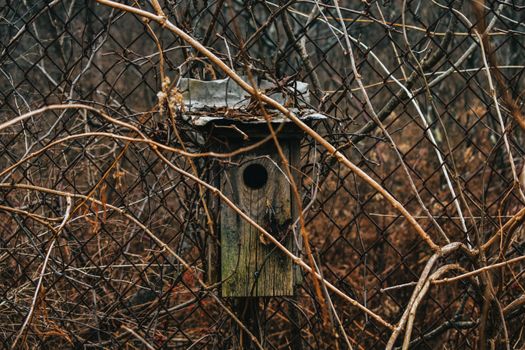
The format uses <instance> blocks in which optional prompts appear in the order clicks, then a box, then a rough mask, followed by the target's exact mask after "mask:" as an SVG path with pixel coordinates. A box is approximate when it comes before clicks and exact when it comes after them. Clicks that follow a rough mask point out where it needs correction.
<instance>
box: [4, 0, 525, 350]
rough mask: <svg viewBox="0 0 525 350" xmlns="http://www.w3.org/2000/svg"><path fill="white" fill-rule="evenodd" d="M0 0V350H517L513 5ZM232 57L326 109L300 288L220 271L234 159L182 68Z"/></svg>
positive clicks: (315, 149)
mask: <svg viewBox="0 0 525 350" xmlns="http://www.w3.org/2000/svg"><path fill="white" fill-rule="evenodd" d="M0 4H2V6H0V14H1V16H0V43H1V45H0V344H2V345H3V347H4V348H36V347H40V348H52V347H59V348H120V347H122V348H148V349H171V348H177V349H178V348H180V349H190V348H191V349H236V348H252V347H253V348H264V349H383V348H402V347H404V348H414V349H435V348H446V349H488V348H492V349H493V348H508V349H511V348H512V349H514V348H516V349H518V348H522V347H523V346H524V340H523V334H522V333H523V331H524V329H523V324H525V318H524V313H523V311H524V310H523V305H524V304H525V296H524V295H525V294H524V293H525V289H524V286H523V284H522V281H523V271H524V264H523V261H522V259H521V258H522V257H523V256H524V249H525V246H524V244H525V235H524V233H525V231H524V230H523V226H522V221H523V220H524V219H525V211H524V208H523V204H524V203H525V195H524V189H525V175H524V172H522V168H523V167H524V166H525V162H524V158H523V156H524V153H525V149H524V144H525V142H524V141H525V139H524V134H523V128H524V127H525V117H524V116H523V105H522V103H523V102H522V101H523V93H522V91H523V87H524V82H523V79H524V78H523V73H524V72H525V66H524V65H523V62H525V50H524V46H523V45H524V43H525V41H524V33H525V10H524V7H523V6H522V5H520V4H519V2H517V1H503V0H494V1H481V0H480V1H477V2H470V1H461V0H458V1H449V0H443V1H422V0H403V1H401V0H396V1H383V0H382V1H361V2H357V1H324V0H323V1H320V0H319V1H318V0H312V1H298V0H289V1H284V0H282V1H280V0H275V1H268V0H250V1H240V0H214V1H207V0H196V1H186V0H178V1H175V0H165V1H162V2H160V4H158V3H157V1H127V2H125V3H120V4H121V5H122V4H123V5H125V6H119V3H113V2H112V1H106V0H104V1H98V2H97V1H94V0H85V1H82V0H76V1H75V0H73V1H64V0H53V1H49V0H38V1H26V0H22V1H9V0H0ZM157 5H160V7H157ZM133 9H135V11H134V10H133ZM139 11H145V12H139ZM174 28H175V30H174ZM176 30H180V31H182V32H184V33H187V34H188V35H190V36H191V37H192V38H194V40H195V41H194V42H192V41H191V40H189V39H188V38H186V37H184V36H182V35H180V33H178V32H177V31H176ZM202 48H207V49H208V50H209V51H205V50H203V49H202ZM217 59H218V60H220V61H221V62H223V64H225V65H226V66H227V67H229V68H231V70H233V71H234V72H236V73H237V74H238V75H239V76H241V77H242V78H243V79H244V80H245V81H247V82H249V84H250V86H259V85H260V84H261V82H262V81H267V82H271V84H272V88H271V89H266V90H264V89H262V90H261V93H262V94H263V95H270V94H271V93H273V92H275V91H278V92H280V93H281V94H283V96H285V99H284V102H283V103H282V104H284V107H283V108H290V107H293V105H294V100H295V98H294V97H293V96H290V91H291V90H290V87H293V86H296V85H297V82H306V83H308V85H309V99H308V100H307V101H302V103H306V106H303V107H304V108H307V109H308V110H311V111H314V112H317V113H320V114H323V115H324V116H325V119H323V120H319V121H316V122H315V123H314V125H313V126H312V128H313V129H315V130H316V132H317V133H318V134H317V135H315V134H312V133H309V132H307V135H305V137H304V138H303V139H302V141H301V150H300V160H299V162H298V165H297V168H296V169H295V171H297V173H298V174H300V175H298V176H297V187H299V192H300V195H301V203H299V206H300V208H301V211H302V213H303V215H302V216H303V219H304V224H303V225H302V226H301V228H297V227H296V228H294V230H295V231H301V232H302V233H303V236H302V237H303V238H305V239H307V242H309V244H303V246H302V247H303V248H306V247H307V246H308V247H309V248H310V249H300V250H299V251H297V252H295V254H297V257H298V258H300V259H301V261H302V263H303V265H301V264H299V265H298V266H299V267H301V268H297V271H302V272H301V273H302V277H301V280H302V282H301V283H299V284H298V285H297V287H296V290H295V293H294V294H295V295H294V296H280V297H264V298H258V299H254V300H252V301H251V302H250V303H248V302H247V300H248V299H249V300H251V299H250V298H248V299H243V298H241V299H239V298H226V297H222V296H221V284H222V283H223V281H221V280H218V281H213V280H211V279H210V278H209V276H208V275H209V271H210V270H212V269H214V268H215V269H216V268H217V266H214V263H213V261H211V260H210V259H209V255H210V251H213V248H212V247H213V246H215V247H217V246H218V245H219V241H220V240H219V239H218V236H217V222H218V221H217V220H218V215H219V214H218V207H217V206H213V205H210V203H212V202H213V200H215V199H216V198H217V197H216V194H217V192H216V191H215V190H214V189H213V188H211V187H209V186H208V187H207V186H206V184H209V185H212V186H216V183H214V181H215V180H214V178H213V171H214V170H213V169H214V167H215V166H217V165H218V166H224V165H225V164H228V163H229V159H230V158H228V157H215V156H213V155H211V156H210V155H207V156H199V155H198V154H199V153H204V152H208V151H210V149H209V148H208V147H207V146H206V144H203V143H202V142H201V141H202V137H201V136H199V135H200V134H198V133H197V132H196V131H195V129H194V127H193V126H192V125H191V123H189V122H188V119H187V118H185V115H187V113H188V108H187V106H186V107H185V106H184V102H183V100H184V97H183V96H184V93H185V91H183V90H182V89H181V88H180V86H181V85H180V81H181V79H182V78H192V79H200V80H206V81H211V80H216V79H223V78H226V77H228V74H229V73H228V72H227V71H225V69H224V68H223V67H221V66H220V65H218V64H217V61H216V60H217ZM230 78H233V77H232V76H231V74H230ZM294 84H295V85H294ZM270 90H272V91H270ZM292 91H293V89H292ZM252 95H253V94H252ZM256 95H257V94H255V95H254V96H252V100H253V101H252V103H253V105H255V106H256V107H255V108H250V105H249V106H248V107H246V108H244V109H243V110H242V113H246V114H248V115H259V116H260V115H261V110H260V108H259V107H260V105H261V104H262V102H261V100H259V101H258V100H257V99H258V97H257V96H256ZM259 98H260V96H259ZM263 102H266V103H265V105H266V108H267V109H268V110H269V111H270V113H272V111H273V110H274V109H275V108H276V107H275V106H274V105H271V103H267V101H263ZM208 112H209V113H212V112H213V113H217V111H211V112H210V110H208ZM219 112H220V113H223V114H224V113H225V110H224V109H223V110H219ZM225 115H227V113H226V114H225ZM327 145H328V146H327ZM162 146H165V147H164V148H163V147H162ZM330 147H333V149H332V148H330ZM356 168H357V169H358V170H356ZM359 169H360V170H361V172H359ZM389 196H391V197H389ZM214 198H215V199H214ZM389 198H390V199H389ZM241 209H242V208H241ZM296 233H297V232H296ZM305 266H306V267H308V268H310V269H312V270H314V271H317V273H318V276H317V277H315V276H314V275H313V274H312V273H311V272H308V271H307V270H308V269H307V268H305ZM319 277H320V278H319ZM248 309H251V310H248Z"/></svg>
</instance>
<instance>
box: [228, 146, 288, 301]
mask: <svg viewBox="0 0 525 350" xmlns="http://www.w3.org/2000/svg"><path fill="white" fill-rule="evenodd" d="M281 146H282V148H283V151H284V153H285V154H286V155H287V157H290V145H289V144H287V143H284V142H283V143H282V145H281ZM232 163H236V164H233V165H231V166H228V167H226V168H225V169H223V172H222V175H221V190H222V191H223V193H224V194H225V195H226V196H228V197H229V198H231V199H232V200H233V201H234V202H235V203H236V204H237V205H238V206H239V207H240V208H241V209H243V210H244V211H245V212H246V213H247V214H249V215H250V217H252V218H253V219H254V220H255V221H256V222H257V223H259V224H260V225H261V226H263V227H265V228H266V229H267V230H268V231H271V232H272V234H274V236H275V237H277V238H279V239H282V242H283V243H284V244H285V246H286V247H287V248H289V249H291V248H292V243H293V237H292V234H290V233H289V234H288V235H285V232H286V231H288V228H289V225H290V223H291V222H292V205H291V191H290V185H289V182H288V180H287V178H286V176H285V175H284V174H285V171H284V169H279V167H281V165H282V162H281V159H280V157H279V155H278V153H277V151H276V150H275V146H274V145H273V144H272V143H268V144H266V145H265V146H263V147H260V148H258V149H256V150H254V151H253V152H249V153H245V154H243V155H240V156H238V157H236V158H235V159H232ZM254 164H255V166H254ZM250 166H251V169H252V170H253V169H254V168H255V170H256V171H255V172H254V173H252V174H250V176H249V177H248V178H247V179H245V178H244V177H243V174H244V172H245V170H246V169H247V168H248V167H250ZM257 167H263V168H264V169H265V170H266V172H267V181H266V183H265V184H264V185H262V186H261V187H260V188H254V187H257V181H258V180H261V178H260V177H261V176H262V175H261V174H262V173H263V172H264V170H263V169H261V168H259V169H257ZM250 181H252V182H253V181H254V182H255V183H250ZM220 222H221V224H220V226H221V278H222V281H223V284H222V295H223V296H225V297H241V296H254V297H262V296H279V295H280V296H285V295H286V296H290V295H293V285H294V273H293V268H292V262H291V260H290V259H289V258H288V257H286V255H285V254H284V253H282V252H281V251H280V250H279V249H277V248H276V247H275V246H274V245H273V244H272V243H267V244H265V243H263V239H261V235H260V234H259V232H257V230H256V229H255V228H253V227H252V226H251V225H249V224H248V223H246V222H245V221H244V220H242V219H241V218H240V217H239V216H238V215H237V214H236V213H235V212H234V211H233V210H231V209H230V208H229V207H227V206H226V205H224V204H221V214H220Z"/></svg>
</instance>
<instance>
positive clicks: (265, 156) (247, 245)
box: [186, 107, 324, 297]
mask: <svg viewBox="0 0 525 350" xmlns="http://www.w3.org/2000/svg"><path fill="white" fill-rule="evenodd" d="M296 112H297V113H298V114H299V115H301V119H302V120H303V121H305V122H307V123H310V122H312V121H314V120H317V119H322V118H324V117H323V116H322V115H320V114H317V113H313V112H312V111H303V112H300V111H299V110H296ZM269 114H270V117H271V123H270V125H271V127H272V128H273V130H274V132H275V134H276V136H277V140H278V144H279V147H280V149H281V151H282V154H280V152H279V150H278V148H277V147H278V146H277V145H276V143H275V141H274V139H273V138H272V137H270V136H271V131H270V128H269V126H268V122H267V120H266V119H264V118H263V117H262V116H260V115H257V113H256V112H255V113H253V112H252V113H250V112H247V111H246V110H245V109H243V108H235V109H232V108H224V107H220V108H216V107H214V108H209V107H206V108H200V109H199V110H198V111H197V112H196V113H188V114H187V116H186V117H187V118H188V119H189V120H190V121H191V122H192V124H193V125H194V126H195V127H196V128H197V129H198V130H199V131H200V132H201V134H202V135H204V137H205V138H206V141H207V142H206V144H207V145H208V149H209V150H210V151H214V152H219V153H223V154H227V153H229V154H231V156H228V157H226V158H221V159H216V160H215V165H214V167H213V171H212V172H211V174H212V175H211V178H210V179H209V180H210V181H211V183H213V184H214V185H215V186H216V187H218V188H219V189H220V191H221V192H222V193H223V194H224V195H226V196H227V197H228V198H229V199H230V200H231V201H233V203H234V204H235V205H236V206H237V207H239V208H240V209H241V210H243V211H244V212H245V213H246V214H248V215H249V216H250V217H251V218H252V219H253V220H254V221H255V222H257V223H258V224H259V225H261V226H262V227H263V228H265V230H266V231H268V232H269V233H270V234H271V235H272V236H273V237H274V238H276V239H277V240H278V241H279V242H281V243H282V244H283V245H284V246H285V247H286V248H287V249H289V250H290V251H292V252H294V254H297V252H298V250H300V248H301V247H300V244H301V239H300V237H298V235H299V234H298V232H299V231H298V229H296V230H295V231H296V232H297V235H294V227H293V226H294V223H295V222H296V221H297V218H298V212H297V203H296V202H295V198H294V193H293V189H292V185H291V183H292V182H291V181H290V179H289V177H288V172H287V170H286V168H285V166H286V163H285V161H284V160H283V157H282V155H284V157H285V158H286V162H288V164H289V166H290V169H291V173H292V176H293V177H294V180H295V183H296V184H297V185H298V187H299V188H300V183H299V173H298V171H299V169H300V168H301V166H300V141H301V139H302V138H303V136H304V134H303V132H302V130H300V129H299V127H298V126H296V125H295V124H294V123H293V122H291V121H289V120H288V119H286V118H285V117H284V116H282V115H281V114H279V113H276V112H271V111H270V112H269ZM211 201H212V202H213V201H218V202H215V203H210V207H211V208H216V209H217V210H216V211H215V212H216V218H215V221H216V223H215V224H216V232H217V237H216V239H215V240H214V239H210V240H209V241H208V243H209V244H208V253H209V259H208V276H209V279H210V281H211V282H219V281H220V282H221V293H222V296H223V297H266V296H292V295H293V294H294V289H295V285H296V283H297V281H298V276H299V275H300V274H299V273H298V270H297V267H296V266H294V265H293V263H292V261H291V259H290V258H289V257H287V256H286V254H285V253H283V252H282V251H281V250H280V249H278V248H277V247H276V246H275V244H273V243H271V242H269V241H268V240H267V239H266V238H265V236H264V235H263V234H261V233H260V232H259V231H258V230H257V229H256V228H255V227H253V226H252V225H251V224H250V223H248V222H247V221H246V220H244V219H243V218H242V217H240V216H239V214H238V213H236V212H235V211H234V210H233V209H232V208H230V207H229V206H228V205H227V204H226V203H224V202H221V201H220V200H218V199H212V200H211Z"/></svg>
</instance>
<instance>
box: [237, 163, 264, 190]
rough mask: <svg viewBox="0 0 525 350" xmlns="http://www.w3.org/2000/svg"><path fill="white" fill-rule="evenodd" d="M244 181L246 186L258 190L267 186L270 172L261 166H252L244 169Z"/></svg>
mask: <svg viewBox="0 0 525 350" xmlns="http://www.w3.org/2000/svg"><path fill="white" fill-rule="evenodd" d="M242 179H243V181H244V184H245V185H246V186H248V187H249V188H251V189H254V190H258V189H261V188H263V187H264V185H266V182H267V181H268V171H266V168H265V167H264V166H262V165H261V164H258V163H254V164H250V165H248V166H247V167H246V168H245V169H244V172H243V174H242Z"/></svg>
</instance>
